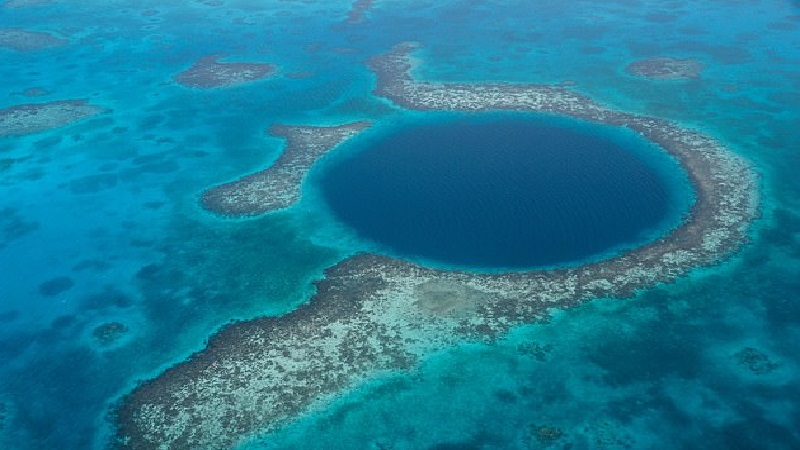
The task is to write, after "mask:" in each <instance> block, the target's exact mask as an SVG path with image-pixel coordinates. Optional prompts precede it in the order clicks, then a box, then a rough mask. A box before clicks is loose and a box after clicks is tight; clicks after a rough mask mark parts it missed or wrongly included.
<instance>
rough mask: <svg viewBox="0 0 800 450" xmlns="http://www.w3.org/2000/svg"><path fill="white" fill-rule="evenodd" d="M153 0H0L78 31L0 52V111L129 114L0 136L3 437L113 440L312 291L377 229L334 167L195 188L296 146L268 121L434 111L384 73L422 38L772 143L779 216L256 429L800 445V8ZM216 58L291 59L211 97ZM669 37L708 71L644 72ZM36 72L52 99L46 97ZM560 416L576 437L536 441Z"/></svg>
mask: <svg viewBox="0 0 800 450" xmlns="http://www.w3.org/2000/svg"><path fill="white" fill-rule="evenodd" d="M135 3H136V5H135V7H132V6H131V4H132V2H125V1H116V0H114V1H102V2H101V1H99V0H90V1H85V2H64V1H60V2H58V1H57V2H51V3H46V4H40V5H30V6H25V7H14V8H10V7H3V3H0V29H5V28H26V29H32V30H39V31H47V32H52V33H54V34H56V35H58V36H60V37H63V38H67V39H69V40H70V45H68V46H65V47H57V48H51V49H45V50H40V51H32V52H16V51H13V50H9V49H6V48H0V58H2V59H1V60H2V64H0V79H2V80H3V83H2V85H0V108H5V107H9V106H12V105H16V104H21V103H27V102H40V101H42V102H43V101H54V100H64V99H86V100H88V101H90V102H92V103H94V104H97V105H100V106H102V107H104V108H107V109H108V110H109V111H108V112H106V113H105V114H103V115H100V116H98V117H95V118H92V119H89V120H86V121H84V122H81V123H79V124H75V125H73V126H69V127H65V128H60V129H57V130H52V131H48V132H42V133H37V134H32V135H28V136H21V137H4V138H0V361H2V364H0V448H14V449H22V450H28V449H40V448H61V449H86V448H95V449H100V448H104V447H105V446H106V444H107V442H108V438H109V434H110V428H111V421H110V420H109V417H108V414H109V411H110V410H111V409H110V408H111V405H113V403H114V402H115V401H117V399H118V398H119V396H120V395H123V394H124V393H125V392H127V391H129V390H130V389H131V388H132V387H133V386H134V385H135V384H136V382H137V380H141V379H144V378H149V377H152V376H154V375H156V374H157V373H158V372H159V371H161V370H163V369H164V368H166V367H169V366H170V365H172V364H174V363H176V362H179V361H181V360H183V359H184V358H185V357H186V356H187V355H189V354H191V353H192V352H194V351H197V350H199V349H201V348H202V346H203V344H204V341H205V339H206V338H207V337H208V336H209V335H210V334H211V333H212V332H213V331H214V330H216V329H218V328H219V327H220V326H223V325H224V324H225V323H227V322H229V321H230V320H232V319H244V318H249V317H254V316H258V315H263V314H283V313H286V312H288V311H291V310H292V309H293V308H294V307H296V306H297V305H299V304H301V303H302V302H304V301H306V300H307V299H308V298H309V296H310V295H311V293H312V291H313V288H312V285H311V281H312V280H314V279H317V278H319V277H321V276H322V272H323V270H324V269H325V268H326V267H329V266H331V265H332V264H335V263H336V262H337V261H339V260H340V259H341V258H343V257H345V256H346V255H348V254H351V253H352V252H354V251H358V250H363V249H365V248H367V247H365V244H364V243H363V242H361V241H359V240H358V239H354V238H353V235H352V231H351V230H347V229H344V228H342V227H341V225H340V224H337V223H332V222H330V216H329V215H328V214H327V212H324V211H322V208H324V205H322V204H321V203H320V202H319V200H320V198H319V192H316V191H315V190H314V187H313V183H309V186H306V189H307V195H305V196H304V198H303V200H302V201H301V203H300V204H299V205H297V206H296V207H293V208H291V209H289V210H287V211H284V212H279V213H276V214H271V215H267V216H264V217H261V218H256V219H252V220H244V221H237V220H227V219H220V218H218V217H215V216H212V215H210V214H207V213H206V212H204V211H202V210H201V209H200V207H199V203H198V198H199V193H200V192H201V191H202V190H203V189H205V188H206V187H208V186H210V185H213V184H216V183H221V182H225V181H228V180H231V179H233V178H236V177H237V176H240V175H242V174H245V173H249V172H251V171H253V170H256V169H257V168H260V167H264V166H266V165H268V164H269V163H270V162H271V161H273V160H274V158H275V157H276V156H277V155H278V153H279V152H280V148H281V147H280V146H281V141H280V140H278V139H275V138H272V137H269V136H266V135H265V133H264V130H265V129H266V128H267V127H268V126H269V125H271V124H274V123H291V124H319V125H325V124H338V123H344V122H347V121H351V120H360V119H370V120H373V121H374V122H375V124H376V126H380V125H381V124H386V125H387V126H388V125H389V124H395V123H398V122H402V121H404V120H410V119H411V118H413V120H419V119H420V118H424V116H425V115H424V114H420V113H410V112H406V111H403V110H401V109H399V108H396V107H393V106H392V105H390V104H388V103H387V102H385V101H383V100H380V99H376V98H374V97H373V96H372V95H371V90H372V89H373V87H374V86H373V83H374V77H373V76H372V74H370V73H369V72H368V71H367V70H366V68H365V65H364V63H365V61H366V59H367V58H368V57H370V56H372V55H376V54H381V53H384V52H386V51H388V50H389V49H390V48H391V47H392V46H393V45H394V44H396V43H398V42H401V41H405V40H415V41H418V42H420V43H421V44H422V50H421V51H420V52H419V53H418V54H416V56H418V57H419V58H420V61H421V62H422V64H421V65H420V66H419V67H417V68H415V71H414V73H415V76H417V77H418V78H420V79H428V80H435V81H452V82H479V81H486V80H492V81H505V82H526V83H558V82H563V81H571V82H573V83H574V87H572V88H571V89H574V90H576V91H578V92H580V93H583V94H586V95H589V96H591V97H592V98H594V99H595V100H597V101H598V102H601V103H604V104H607V105H609V106H611V107H615V108H619V109H622V110H625V111H628V112H632V113H637V114H647V115H651V116H655V117H661V118H665V119H670V120H674V121H677V122H679V123H681V124H684V125H686V126H688V127H692V128H696V129H699V130H701V131H703V132H705V133H708V134H710V135H712V136H714V137H716V138H718V139H720V140H721V141H722V142H724V143H725V144H726V145H727V146H729V147H730V148H731V149H732V151H734V152H737V153H739V154H741V155H743V156H745V157H747V158H749V159H750V160H751V161H753V163H754V165H755V167H756V169H757V170H758V172H759V173H760V174H761V175H762V179H761V183H762V190H763V196H762V201H763V202H762V205H763V216H764V217H763V219H761V220H760V221H758V222H757V223H756V224H755V227H754V229H753V232H752V236H751V237H752V239H751V243H750V245H748V246H747V247H746V248H745V249H744V250H743V251H742V252H741V253H740V254H739V255H737V256H736V257H734V258H733V259H731V260H730V261H727V262H725V263H723V264H721V265H720V266H717V267H713V268H709V269H704V270H702V271H698V272H696V273H693V274H692V275H691V276H690V277H687V278H685V279H682V280H680V281H678V282H677V283H675V284H673V285H670V286H664V287H659V288H656V289H653V290H651V291H649V292H645V293H642V294H641V295H639V296H638V297H637V298H635V299H629V300H618V301H615V300H602V301H595V302H591V303H589V304H587V305H584V306H582V307H579V308H576V309H573V310H569V311H565V312H560V313H558V314H556V315H555V317H554V318H553V320H552V321H551V322H550V323H548V324H540V325H532V326H529V327H525V328H523V329H519V330H515V331H514V332H513V333H512V334H511V335H509V336H508V337H506V338H504V339H503V340H501V341H500V342H498V343H497V344H495V345H492V346H476V345H467V346H463V347H458V348H454V349H451V350H448V351H445V352H443V353H441V354H439V355H435V356H434V357H432V358H431V359H429V360H428V361H425V362H424V363H423V365H422V366H421V367H420V368H419V370H418V371H415V372H414V373H402V374H397V375H396V376H394V377H387V378H386V379H378V380H375V381H373V382H371V383H370V384H369V385H366V386H360V387H357V388H356V389H355V390H354V391H353V392H350V393H344V394H343V395H342V397H341V398H340V399H339V400H338V401H337V402H336V404H334V405H332V406H331V407H330V408H328V409H326V410H324V411H320V412H315V413H313V414H310V415H309V416H308V417H305V418H302V419H300V420H298V421H296V422H293V423H289V424H286V426H285V427H284V428H282V429H281V430H278V431H277V432H275V433H272V434H269V435H266V436H263V437H261V438H260V439H259V440H258V441H257V442H253V443H251V444H250V445H248V446H246V447H248V448H252V449H277V448H319V449H333V448H342V449H353V448H356V449H357V448H384V449H389V448H392V449H438V450H444V449H488V448H522V449H525V448H545V447H547V446H550V448H568V447H569V448H675V447H682V448H736V447H737V446H738V448H758V447H769V448H781V449H782V448H797V447H800V436H799V435H798V432H797V427H796V424H797V423H800V412H799V411H798V408H799V407H800V402H798V399H800V388H798V386H800V380H798V370H800V369H798V364H800V357H798V355H800V351H798V348H797V344H796V343H797V342H799V341H800V339H798V338H800V306H798V299H800V282H798V276H797V274H798V273H800V238H798V233H799V232H800V205H798V202H797V199H798V198H800V181H798V178H797V176H796V171H797V167H800V151H798V145H797V144H798V143H799V142H800V130H799V129H798V127H797V123H800V96H798V92H800V73H799V72H798V69H797V68H798V67H800V7H799V6H798V4H797V2H790V1H778V0H754V1H750V2H730V1H694V0H678V1H674V2H662V1H655V0H618V1H601V2H592V1H571V2H564V1H555V0H553V1H551V0H536V1H515V0H509V1H501V2H467V1H443V2H424V1H416V0H413V1H390V0H384V1H376V2H375V4H374V6H373V8H372V9H370V10H369V11H367V12H366V15H365V20H364V21H363V22H361V23H358V24H346V23H345V19H346V13H347V11H348V9H349V8H350V6H351V2H345V1H335V2H331V1H319V2H315V1H308V2H279V1H274V2H273V1H259V2H256V1H251V0H226V1H223V2H222V4H221V5H217V6H214V5H212V4H204V3H203V2H200V1H194V0H191V1H189V0H187V1H183V2H174V3H173V2H165V3H163V4H162V3H158V2H154V1H150V0H145V1H141V2H135ZM207 3H209V2H207ZM150 10H153V11H150ZM212 54H220V55H228V56H227V57H228V58H229V59H228V60H230V61H254V62H269V63H274V64H277V65H278V67H279V71H278V74H277V75H276V76H275V77H273V78H271V79H268V80H264V81H260V82H256V83H253V84H250V85H246V86H241V87H235V88H229V89H220V90H213V91H201V90H193V89H185V88H182V87H180V86H177V85H175V84H174V83H173V82H172V78H173V76H174V75H175V74H176V73H178V72H179V71H181V70H184V69H186V68H187V67H189V66H191V65H192V64H193V63H194V62H195V61H196V60H197V59H198V58H199V57H202V56H206V55H212ZM656 56H671V57H680V58H686V57H691V58H696V59H698V60H700V61H701V62H703V64H704V66H705V67H704V71H703V73H702V74H701V76H700V78H698V79H694V80H688V81H670V82H658V81H652V80H646V79H641V78H637V77H633V76H631V75H629V74H627V73H626V71H625V67H626V66H627V65H628V64H629V63H630V62H632V61H635V60H637V59H641V58H649V57H656ZM299 72H309V73H310V74H311V76H309V77H306V78H296V77H294V76H291V74H296V73H299ZM34 87H40V88H43V89H46V90H47V92H48V93H46V94H45V95H42V96H38V97H26V96H24V95H23V94H22V92H23V91H25V90H26V89H29V88H34ZM347 148H349V147H347ZM343 151H346V149H343ZM331 158H335V156H334V155H331ZM314 176H316V175H315V174H313V173H312V178H313V177H314ZM367 249H368V248H367ZM47 286H50V287H53V286H56V288H53V289H51V290H50V291H49V292H48V289H47ZM58 286H61V288H58ZM108 322H119V323H122V324H124V325H125V326H126V327H127V329H128V330H129V331H128V332H127V333H126V334H125V335H124V337H123V338H122V339H120V340H119V341H117V342H116V343H114V344H111V345H106V346H104V345H101V344H100V343H99V342H98V341H97V339H95V338H94V337H93V335H92V333H93V330H94V329H95V327H96V326H98V325H100V324H103V323H108ZM540 427H553V428H558V429H559V430H561V435H560V436H561V437H560V438H559V439H557V440H554V441H551V442H545V441H542V440H540V439H537V434H536V430H539V429H540Z"/></svg>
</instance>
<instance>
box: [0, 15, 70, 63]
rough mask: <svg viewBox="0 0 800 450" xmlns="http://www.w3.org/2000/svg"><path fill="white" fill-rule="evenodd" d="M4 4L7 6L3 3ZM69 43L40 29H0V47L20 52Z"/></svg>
mask: <svg viewBox="0 0 800 450" xmlns="http://www.w3.org/2000/svg"><path fill="white" fill-rule="evenodd" d="M4 6H7V4H6V5H4ZM67 44H69V41H68V40H66V39H61V38H58V37H55V36H53V35H52V34H50V33H44V32H41V31H30V30H23V29H21V28H3V29H0V47H5V48H8V49H11V50H17V51H20V52H28V51H33V50H41V49H45V48H49V47H61V46H64V45H67Z"/></svg>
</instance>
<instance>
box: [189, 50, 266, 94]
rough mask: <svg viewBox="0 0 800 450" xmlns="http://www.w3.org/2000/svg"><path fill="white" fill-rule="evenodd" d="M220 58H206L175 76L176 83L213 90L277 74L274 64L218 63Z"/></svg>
mask: <svg viewBox="0 0 800 450" xmlns="http://www.w3.org/2000/svg"><path fill="white" fill-rule="evenodd" d="M219 59H220V56H216V55H214V56H206V57H205V58H201V59H200V60H199V61H197V62H196V63H195V64H194V65H193V66H192V67H190V68H188V69H186V70H184V71H183V72H180V73H178V74H177V75H175V81H177V82H178V84H181V85H183V86H186V87H193V88H200V89H211V88H218V87H231V86H238V85H241V84H245V83H250V82H252V81H257V80H261V79H264V78H267V77H269V76H272V74H274V73H275V65H274V64H266V63H243V62H232V63H224V62H218V60H219Z"/></svg>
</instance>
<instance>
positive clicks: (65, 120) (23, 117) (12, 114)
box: [0, 100, 105, 137]
mask: <svg viewBox="0 0 800 450" xmlns="http://www.w3.org/2000/svg"><path fill="white" fill-rule="evenodd" d="M104 111H105V110H104V109H103V108H101V107H99V106H95V105H92V104H89V103H86V102H85V101H83V100H63V101H56V102H49V103H28V104H24V105H16V106H12V107H10V108H5V109H0V137H3V136H15V135H21V134H31V133H39V132H41V131H45V130H49V129H51V128H58V127H63V126H65V125H69V124H71V123H73V122H77V121H79V120H82V119H85V118H87V117H92V116H95V115H98V114H100V113H103V112H104Z"/></svg>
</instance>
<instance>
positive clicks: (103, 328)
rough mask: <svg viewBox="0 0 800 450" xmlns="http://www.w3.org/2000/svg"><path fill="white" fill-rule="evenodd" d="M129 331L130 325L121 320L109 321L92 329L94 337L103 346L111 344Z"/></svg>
mask: <svg viewBox="0 0 800 450" xmlns="http://www.w3.org/2000/svg"><path fill="white" fill-rule="evenodd" d="M127 332H128V327H127V326H126V325H125V324H124V323H120V322H107V323H104V324H101V325H98V326H96V327H95V329H94V330H92V337H94V338H95V339H96V340H97V342H98V343H99V344H100V345H102V346H107V345H111V344H113V343H114V342H116V341H118V340H119V339H120V338H121V337H122V336H124V335H125V334H126V333H127Z"/></svg>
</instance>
